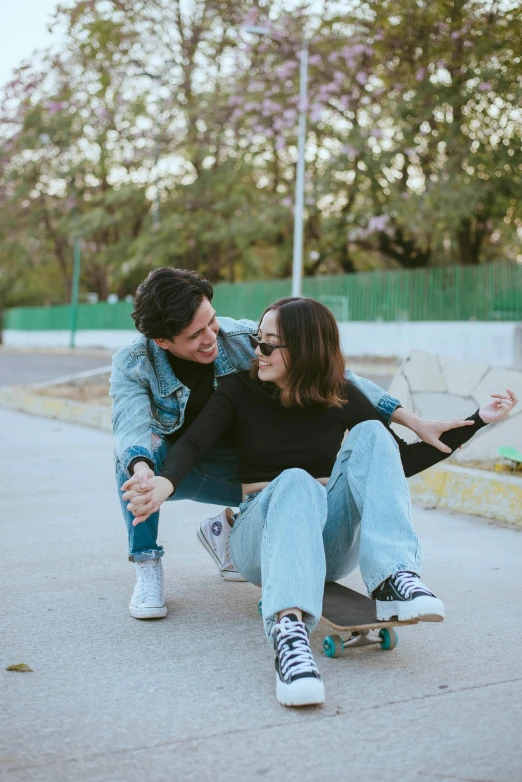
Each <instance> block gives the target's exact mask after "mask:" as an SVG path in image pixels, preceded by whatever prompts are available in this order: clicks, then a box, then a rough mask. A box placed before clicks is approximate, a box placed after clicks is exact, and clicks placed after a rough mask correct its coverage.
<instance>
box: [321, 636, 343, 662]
mask: <svg viewBox="0 0 522 782" xmlns="http://www.w3.org/2000/svg"><path fill="white" fill-rule="evenodd" d="M323 649H324V653H325V655H326V656H327V657H341V655H342V654H344V644H343V639H342V638H341V636H339V635H327V636H326V638H325V639H324V641H323Z"/></svg>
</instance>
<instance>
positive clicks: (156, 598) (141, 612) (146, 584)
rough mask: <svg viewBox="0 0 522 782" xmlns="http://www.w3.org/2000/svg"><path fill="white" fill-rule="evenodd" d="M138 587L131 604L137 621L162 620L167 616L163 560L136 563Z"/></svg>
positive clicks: (131, 612)
mask: <svg viewBox="0 0 522 782" xmlns="http://www.w3.org/2000/svg"><path fill="white" fill-rule="evenodd" d="M134 564H135V566H136V586H135V587H134V592H133V594H132V598H131V601H130V604H129V612H130V615H131V616H133V617H134V618H135V619H161V618H162V617H163V616H167V604H166V602H165V591H164V587H163V565H162V564H161V558H158V559H145V560H143V561H142V562H135V563H134Z"/></svg>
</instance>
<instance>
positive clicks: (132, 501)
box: [121, 475, 174, 527]
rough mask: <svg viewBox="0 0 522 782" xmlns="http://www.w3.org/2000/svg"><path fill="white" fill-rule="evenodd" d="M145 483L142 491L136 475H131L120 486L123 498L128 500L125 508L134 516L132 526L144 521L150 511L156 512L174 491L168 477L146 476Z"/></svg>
mask: <svg viewBox="0 0 522 782" xmlns="http://www.w3.org/2000/svg"><path fill="white" fill-rule="evenodd" d="M147 485H148V489H147V490H145V491H144V490H143V489H142V488H141V487H140V486H139V484H138V481H137V477H136V475H133V476H132V478H129V480H128V481H126V482H125V483H124V484H123V486H122V487H121V490H122V492H123V495H122V496H123V500H124V501H125V502H127V501H129V504H128V505H127V509H128V510H130V511H131V513H132V514H133V516H134V521H133V522H132V526H133V527H135V526H136V525H137V524H141V522H142V521H146V520H147V519H148V518H149V516H150V515H151V514H152V513H156V511H158V510H159V508H160V506H161V505H162V504H163V503H164V502H165V500H166V499H167V497H170V495H171V494H172V492H173V491H174V486H173V485H172V483H171V482H170V481H169V480H168V478H162V477H161V476H153V477H152V478H148V479H147Z"/></svg>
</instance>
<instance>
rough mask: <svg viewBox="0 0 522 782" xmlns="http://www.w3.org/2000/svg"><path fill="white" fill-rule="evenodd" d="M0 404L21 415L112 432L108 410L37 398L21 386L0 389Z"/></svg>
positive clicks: (100, 407)
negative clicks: (41, 417)
mask: <svg viewBox="0 0 522 782" xmlns="http://www.w3.org/2000/svg"><path fill="white" fill-rule="evenodd" d="M0 404H2V405H4V406H5V407H9V408H11V409H12V410H20V411H21V412H23V413H32V414H33V415H41V416H44V417H45V418H57V419H58V420H60V421H68V422H69V423H72V424H83V425H84V426H92V427H94V428H95V429H102V430H103V431H104V432H112V426H111V411H110V408H107V407H102V406H100V405H86V404H84V403H83V402H73V401H72V400H70V399H59V398H58V397H51V396H39V395H38V394H33V393H31V392H30V391H27V389H26V388H24V387H23V386H7V387H6V388H1V389H0Z"/></svg>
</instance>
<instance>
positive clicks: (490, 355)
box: [4, 321, 522, 369]
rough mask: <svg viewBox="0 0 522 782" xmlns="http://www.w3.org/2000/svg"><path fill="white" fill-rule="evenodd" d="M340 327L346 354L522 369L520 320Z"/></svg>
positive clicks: (36, 335) (110, 338)
mask: <svg viewBox="0 0 522 782" xmlns="http://www.w3.org/2000/svg"><path fill="white" fill-rule="evenodd" d="M339 330H340V332H341V342H342V347H343V351H344V353H345V355H348V356H385V357H386V356H397V357H399V358H406V356H408V355H409V354H410V353H411V351H412V350H429V351H430V352H432V353H440V354H442V355H445V356H453V357H454V358H459V359H464V360H466V361H480V362H482V363H485V364H493V365H495V366H501V367H515V368H517V369H522V347H521V344H522V339H521V337H522V325H520V324H517V323H511V322H505V323H495V322H489V321H456V322H453V321H440V322H437V321H434V322H425V321H418V322H414V321H407V322H403V323H370V322H366V321H361V322H348V323H339ZM517 333H518V343H517ZM136 336H137V332H136V331H135V330H134V329H129V330H128V331H126V330H125V331H122V330H112V331H101V330H92V331H78V332H77V334H76V345H77V347H104V348H109V349H114V350H117V349H118V348H120V347H123V346H124V345H128V344H129V343H131V342H132V341H133V340H134V339H136ZM69 339H70V332H69V331H15V330H9V329H7V330H6V331H4V344H5V345H6V346H9V347H67V346H68V345H69ZM517 344H518V347H517Z"/></svg>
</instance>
